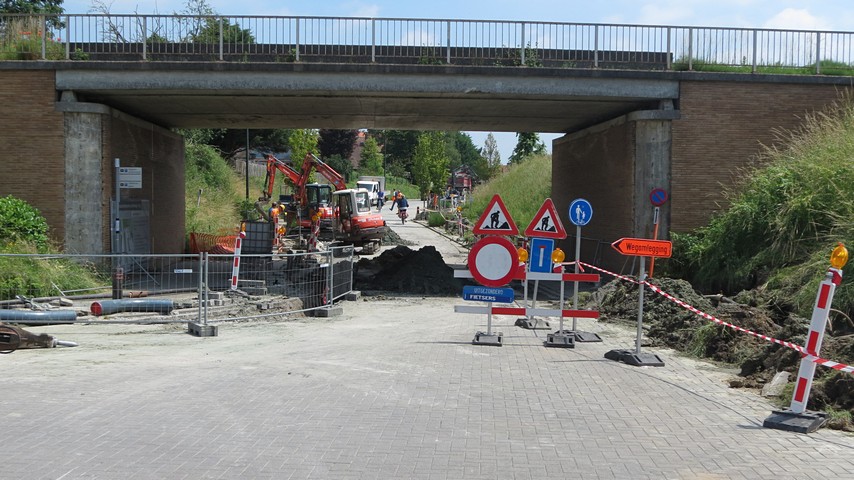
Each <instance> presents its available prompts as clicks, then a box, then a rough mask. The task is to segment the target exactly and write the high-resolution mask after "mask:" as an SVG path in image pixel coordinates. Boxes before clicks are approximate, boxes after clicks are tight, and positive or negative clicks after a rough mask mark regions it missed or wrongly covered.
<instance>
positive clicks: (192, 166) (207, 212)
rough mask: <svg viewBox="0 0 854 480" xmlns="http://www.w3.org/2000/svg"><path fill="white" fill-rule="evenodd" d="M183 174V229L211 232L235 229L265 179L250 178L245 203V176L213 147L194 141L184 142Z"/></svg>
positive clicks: (225, 233) (229, 232) (229, 231)
mask: <svg viewBox="0 0 854 480" xmlns="http://www.w3.org/2000/svg"><path fill="white" fill-rule="evenodd" d="M185 175H186V177H185V192H186V221H185V222H186V231H187V232H188V233H190V232H195V233H209V234H213V235H233V234H234V233H235V232H236V231H237V229H238V228H239V227H240V221H241V220H242V219H243V217H244V216H245V215H246V214H247V213H248V212H251V211H252V205H253V202H252V200H256V199H257V198H258V196H259V195H260V193H261V183H263V180H264V179H263V177H260V178H256V177H251V178H250V186H249V199H250V201H248V202H247V201H246V180H245V178H244V177H243V176H242V175H239V174H237V172H235V171H234V169H233V168H232V167H230V166H229V165H228V163H227V162H226V161H225V159H223V158H222V157H221V156H220V155H219V153H218V152H217V151H216V149H215V148H213V147H211V146H210V145H202V144H193V143H190V144H187V149H186V171H185ZM200 192H201V193H200Z"/></svg>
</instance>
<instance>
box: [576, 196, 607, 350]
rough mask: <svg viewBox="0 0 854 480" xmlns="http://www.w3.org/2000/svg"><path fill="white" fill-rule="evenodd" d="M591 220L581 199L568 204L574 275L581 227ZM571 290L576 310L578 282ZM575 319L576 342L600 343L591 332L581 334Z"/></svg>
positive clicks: (578, 268) (589, 208) (578, 265)
mask: <svg viewBox="0 0 854 480" xmlns="http://www.w3.org/2000/svg"><path fill="white" fill-rule="evenodd" d="M592 218H593V206H592V205H590V202H588V201H587V200H585V199H583V198H577V199H575V200H573V201H572V203H570V204H569V220H570V221H571V222H572V224H573V225H575V273H580V272H581V263H580V262H581V227H582V226H584V225H587V224H588V223H590V220H591V219H592ZM574 283H575V284H574V285H573V288H572V309H573V310H578V282H577V281H576V282H574ZM577 320H578V319H577V318H575V317H572V334H573V335H574V336H575V341H576V342H601V341H602V337H600V336H599V335H597V334H595V333H591V332H581V331H579V330H578V328H577Z"/></svg>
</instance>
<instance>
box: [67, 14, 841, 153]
mask: <svg viewBox="0 0 854 480" xmlns="http://www.w3.org/2000/svg"><path fill="white" fill-rule="evenodd" d="M101 4H103V5H107V6H108V8H109V11H110V12H111V13H143V14H151V13H159V14H171V13H179V12H182V11H184V10H185V5H186V1H185V0H156V1H155V0H112V1H111V0H101ZM207 4H208V5H210V6H211V7H212V8H213V9H214V10H215V11H216V12H217V13H219V14H223V15H296V16H333V17H394V18H452V19H478V20H528V21H547V22H581V23H628V24H640V25H689V26H716V27H761V28H781V29H806V30H837V31H840V30H841V31H854V0H801V1H791V0H776V1H772V0H658V1H644V0H600V1H598V2H596V1H592V2H591V1H583V2H582V1H576V0H524V1H520V0H489V1H484V0H466V1H459V0H454V1H449V0H432V1H419V2H415V1H401V0H374V1H371V0H365V1H353V0H346V1H335V0H327V1H325V2H306V1H296V2H288V1H282V0H278V1H271V0H242V1H240V2H235V1H234V0H207ZM93 5H94V2H93V1H92V0H66V1H65V2H64V3H63V8H65V11H66V13H89V12H91V11H93V8H92V7H93ZM469 133H470V134H471V136H472V140H473V141H474V144H475V146H478V147H481V146H483V143H484V141H485V139H486V135H487V132H469ZM557 136H558V135H554V134H544V135H541V138H542V139H543V140H544V141H545V143H546V145H547V146H548V148H549V150H551V139H553V138H556V137H557ZM495 137H496V140H497V141H498V147H499V151H500V153H501V158H502V160H504V161H505V162H506V160H507V157H509V156H510V153H512V151H513V147H514V146H515V144H516V140H515V135H514V134H513V133H495Z"/></svg>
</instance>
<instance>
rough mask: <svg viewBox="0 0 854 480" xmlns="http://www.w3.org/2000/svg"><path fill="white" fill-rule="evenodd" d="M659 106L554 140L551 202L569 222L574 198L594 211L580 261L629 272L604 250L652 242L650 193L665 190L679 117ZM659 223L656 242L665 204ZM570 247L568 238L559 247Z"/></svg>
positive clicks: (664, 232) (663, 230) (665, 228)
mask: <svg viewBox="0 0 854 480" xmlns="http://www.w3.org/2000/svg"><path fill="white" fill-rule="evenodd" d="M663 107H665V108H663V109H662V110H643V111H637V112H633V113H630V114H628V115H624V116H621V117H618V118H615V119H613V120H610V121H607V122H604V123H601V124H599V125H595V126H592V127H589V128H586V129H584V130H582V131H579V132H574V133H571V134H567V135H566V136H564V137H562V138H559V139H557V140H555V141H554V143H553V148H552V200H553V201H554V202H555V205H556V207H557V209H558V212H559V213H560V214H561V216H562V218H564V219H566V218H568V213H567V208H568V207H569V203H570V202H571V201H572V200H573V199H575V198H585V199H587V200H588V201H589V202H590V203H591V205H592V206H593V220H592V221H591V222H590V224H588V225H587V226H585V227H584V228H583V229H582V237H583V238H582V244H581V245H582V248H581V260H582V261H585V262H598V263H599V264H601V265H603V266H604V267H605V268H610V269H613V270H615V271H618V272H619V271H625V272H628V271H629V270H630V268H626V264H627V262H626V259H625V258H623V257H622V256H620V255H619V254H618V253H617V252H614V251H613V250H612V249H611V248H610V247H609V246H608V245H609V244H610V243H612V242H614V241H615V240H617V239H619V238H621V237H647V238H651V236H652V232H653V206H652V204H651V202H650V199H649V194H650V192H651V191H652V189H653V188H663V189H665V190H667V191H668V192H669V191H670V180H671V163H670V159H671V149H672V148H671V145H672V137H671V123H672V120H674V119H677V118H679V112H678V111H676V110H673V109H672V107H669V105H663ZM667 107H669V108H667ZM659 222H660V224H659V238H661V239H666V238H668V237H669V232H670V204H669V202H668V203H667V204H665V205H663V206H662V208H661V211H660V213H659ZM569 230H570V233H571V234H572V232H574V230H572V229H569ZM574 242H575V239H574V238H573V237H572V236H570V238H568V239H567V240H564V241H563V242H562V243H561V248H563V249H564V250H565V251H572V248H571V247H572V246H573V245H574ZM629 263H630V262H629Z"/></svg>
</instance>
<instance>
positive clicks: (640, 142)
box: [628, 111, 673, 239]
mask: <svg viewBox="0 0 854 480" xmlns="http://www.w3.org/2000/svg"><path fill="white" fill-rule="evenodd" d="M653 113H658V112H657V111H653ZM628 117H629V121H631V122H632V124H633V126H634V131H635V135H634V137H635V138H634V143H635V145H634V157H635V158H634V165H635V182H634V210H635V214H634V226H633V231H632V235H633V236H636V237H639V238H652V233H653V214H654V207H653V205H652V203H651V201H650V198H649V194H650V193H651V192H652V190H653V189H655V188H662V189H664V190H665V191H667V192H668V195H669V193H670V190H671V189H670V180H671V174H670V171H671V162H670V158H671V150H672V143H673V142H672V135H671V128H670V127H671V121H670V120H669V119H668V120H658V119H656V118H655V117H656V115H647V112H638V113H637V114H630V115H629V116H628ZM645 117H653V118H645ZM658 221H659V226H658V232H659V238H661V239H666V238H669V232H670V202H667V203H665V204H664V205H662V206H661V208H660V212H659V217H658Z"/></svg>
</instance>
